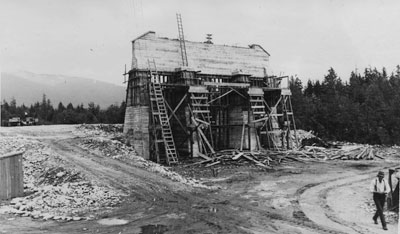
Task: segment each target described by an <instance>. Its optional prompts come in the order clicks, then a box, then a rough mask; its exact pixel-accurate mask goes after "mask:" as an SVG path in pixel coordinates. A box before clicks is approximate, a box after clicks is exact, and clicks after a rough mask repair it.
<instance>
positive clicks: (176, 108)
mask: <svg viewBox="0 0 400 234" xmlns="http://www.w3.org/2000/svg"><path fill="white" fill-rule="evenodd" d="M187 94H188V93H185V95H184V96H183V98H182V99H181V100H180V101H179V103H178V105H177V106H176V107H175V109H174V110H173V111H172V115H174V114H175V113H176V111H177V110H178V109H179V107H180V106H181V105H182V103H183V102H184V101H185V99H186V97H187ZM165 102H166V101H165ZM167 105H168V104H167ZM172 115H170V116H169V118H168V121H169V120H170V119H171V117H172Z"/></svg>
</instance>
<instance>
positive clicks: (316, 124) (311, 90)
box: [1, 66, 400, 145]
mask: <svg viewBox="0 0 400 234" xmlns="http://www.w3.org/2000/svg"><path fill="white" fill-rule="evenodd" d="M289 84H290V89H291V92H292V105H293V112H294V114H295V119H296V126H297V128H298V129H304V130H307V131H310V130H312V131H313V132H314V133H315V134H316V135H317V136H319V137H322V138H324V139H327V140H335V141H349V142H358V143H368V144H387V145H393V144H400V66H397V68H396V71H395V72H393V73H392V74H390V75H388V74H387V72H386V69H385V68H383V69H382V70H381V71H378V70H377V69H376V68H366V69H365V70H364V71H363V73H358V72H351V74H350V77H349V79H348V81H346V82H343V81H342V80H341V78H340V77H338V75H337V74H336V72H335V70H334V69H333V68H330V69H329V70H328V73H327V74H326V75H325V76H324V78H323V80H322V81H319V80H316V81H311V80H309V81H308V82H307V84H306V85H305V86H303V84H302V82H301V80H300V79H299V78H291V79H290V83H289ZM125 106H126V105H125V102H122V103H121V104H120V105H111V106H109V107H108V108H106V109H104V110H103V109H100V107H99V105H95V104H94V103H93V102H91V103H89V104H88V106H87V107H84V106H83V104H81V105H77V106H73V105H72V104H71V103H69V104H68V105H67V106H64V105H63V103H61V102H60V103H59V104H58V106H57V107H56V108H54V107H53V105H52V103H51V101H50V100H49V99H47V98H46V95H43V98H42V101H41V102H36V103H35V104H33V105H31V106H30V107H27V106H25V105H21V106H17V104H16V100H15V99H12V100H11V101H10V103H8V102H6V101H5V100H4V101H3V102H2V104H1V117H2V125H3V124H4V121H6V120H8V118H10V117H15V116H18V117H21V118H23V117H24V116H26V115H28V116H31V117H36V118H38V119H39V123H40V124H80V123H88V124H92V123H111V124H113V123H123V122H124V113H125Z"/></svg>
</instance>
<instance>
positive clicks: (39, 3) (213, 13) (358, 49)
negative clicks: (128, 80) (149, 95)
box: [0, 0, 400, 85]
mask: <svg viewBox="0 0 400 234" xmlns="http://www.w3.org/2000/svg"><path fill="white" fill-rule="evenodd" d="M399 12H400V1H398V0H381V1H378V0H347V1H346V0H335V1H334V0H302V1H299V0H229V1H227V0H202V1H201V0H197V1H194V0H0V47H1V50H0V52H1V54H0V69H1V70H2V71H3V72H10V71H19V70H26V71H31V72H34V73H39V74H62V75H70V76H81V77H87V78H93V79H98V80H102V81H107V82H111V83H115V84H120V85H122V81H123V77H122V73H123V68H124V65H125V64H127V66H128V68H129V64H130V63H131V40H133V39H134V38H136V37H137V36H139V35H141V34H143V33H145V32H147V31H150V30H152V31H155V32H156V33H157V35H158V36H162V37H168V38H177V35H178V30H177V23H176V13H181V15H182V20H183V28H184V34H185V39H187V40H190V41H199V42H202V41H205V37H206V34H207V33H212V34H213V42H214V43H215V44H225V45H238V46H247V45H250V44H259V45H261V46H262V47H263V48H264V49H265V50H267V51H268V52H269V53H270V54H271V57H270V67H271V69H272V73H273V74H275V75H281V74H284V75H297V76H298V77H299V78H301V79H302V81H303V85H305V84H306V82H307V80H308V79H311V80H316V79H319V80H322V79H323V77H324V75H326V74H327V71H328V69H329V68H330V67H333V68H334V69H335V70H336V72H337V73H338V75H339V76H340V77H341V78H342V79H343V80H347V79H348V77H349V75H350V72H351V71H354V69H355V68H356V67H357V68H358V69H359V71H362V70H363V69H364V68H366V67H377V68H378V69H381V68H382V67H386V68H387V71H388V72H389V73H391V72H392V71H394V69H395V66H396V65H398V64H400V13H399ZM188 56H190V55H188Z"/></svg>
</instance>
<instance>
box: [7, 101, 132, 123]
mask: <svg viewBox="0 0 400 234" xmlns="http://www.w3.org/2000/svg"><path fill="white" fill-rule="evenodd" d="M124 115H125V102H122V103H121V104H120V105H119V106H118V105H111V106H109V107H108V108H106V109H104V110H103V109H100V106H99V105H96V104H95V103H93V102H90V103H88V106H87V108H85V107H84V106H83V104H80V105H77V106H75V107H74V106H73V105H72V104H71V103H69V104H68V105H67V106H64V104H63V103H61V102H60V103H59V104H58V105H57V107H56V108H54V107H53V105H52V103H51V101H50V99H47V98H46V95H45V94H43V98H42V101H41V102H36V103H35V104H33V105H30V106H29V107H27V106H25V105H24V104H22V105H20V106H18V105H17V100H15V99H12V100H11V101H10V102H9V103H8V102H7V101H6V100H3V102H2V104H1V119H2V125H3V126H4V125H7V121H8V119H9V118H11V117H20V118H21V119H23V118H25V117H26V116H30V117H35V118H38V119H39V124H81V123H87V124H95V123H106V124H116V123H123V122H124Z"/></svg>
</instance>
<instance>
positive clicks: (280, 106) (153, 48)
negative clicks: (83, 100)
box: [124, 31, 295, 164]
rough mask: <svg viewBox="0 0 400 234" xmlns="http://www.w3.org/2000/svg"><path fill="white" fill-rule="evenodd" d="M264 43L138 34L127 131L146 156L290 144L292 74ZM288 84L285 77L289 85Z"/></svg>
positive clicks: (165, 158)
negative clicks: (279, 69) (274, 67)
mask: <svg viewBox="0 0 400 234" xmlns="http://www.w3.org/2000/svg"><path fill="white" fill-rule="evenodd" d="M269 59H270V54H269V53H268V52H267V51H266V50H264V49H263V48H262V47H261V46H260V45H257V44H252V45H250V46H249V47H238V46H227V45H216V44H212V43H204V42H191V41H185V40H179V39H168V38H163V37H157V36H156V34H155V32H152V31H149V32H147V33H145V34H143V35H141V36H140V37H138V38H136V39H134V40H133V41H132V65H131V70H130V71H129V72H128V75H129V78H128V80H127V81H126V82H127V91H126V112H125V122H124V134H125V136H126V139H127V142H129V143H130V144H131V145H133V146H134V147H135V149H136V150H137V152H138V153H139V154H140V155H142V156H143V157H144V158H146V159H151V160H153V161H156V162H159V163H167V164H173V163H176V162H177V161H178V160H179V159H183V158H185V157H197V156H203V155H210V154H213V153H214V152H216V151H219V150H224V149H234V148H236V149H238V150H259V149H261V148H271V149H283V148H284V149H286V148H290V147H291V146H292V145H293V144H294V142H293V139H292V138H290V137H289V133H290V131H293V130H295V126H294V117H293V112H292V107H291V102H290V96H291V92H290V90H289V89H288V82H287V79H288V78H287V77H276V76H269V75H268V72H269ZM284 83H285V84H284Z"/></svg>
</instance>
